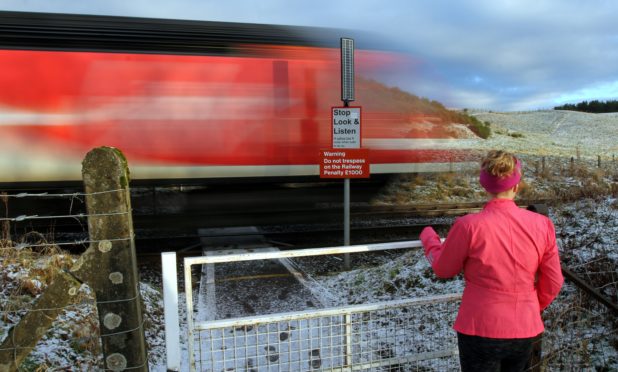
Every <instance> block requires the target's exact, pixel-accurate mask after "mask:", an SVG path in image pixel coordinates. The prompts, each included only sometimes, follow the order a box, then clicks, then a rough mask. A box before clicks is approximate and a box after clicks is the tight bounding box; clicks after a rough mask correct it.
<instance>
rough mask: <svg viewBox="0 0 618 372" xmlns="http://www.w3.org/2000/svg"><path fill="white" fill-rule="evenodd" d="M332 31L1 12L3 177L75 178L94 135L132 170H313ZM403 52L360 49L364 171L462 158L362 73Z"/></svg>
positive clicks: (159, 176)
mask: <svg viewBox="0 0 618 372" xmlns="http://www.w3.org/2000/svg"><path fill="white" fill-rule="evenodd" d="M340 36H346V35H339V34H337V33H336V32H332V30H317V29H309V28H299V27H281V26H271V25H255V24H230V23H214V22H200V21H175V20H161V19H140V18H125V17H108V16H85V15H62V14H37V13H21V12H0V127H1V131H2V135H1V136H0V183H1V184H5V185H7V184H27V185H31V184H38V183H42V182H45V183H48V182H60V183H63V182H64V183H65V182H70V181H78V180H80V179H81V160H82V159H83V157H84V155H85V154H86V152H88V151H89V150H90V149H91V148H94V147H97V146H113V147H117V148H119V149H121V150H122V151H123V153H124V154H125V156H126V157H127V158H128V161H129V164H130V168H131V174H132V179H133V180H137V181H162V180H167V181H169V180H174V181H179V182H180V181H187V180H204V179H231V178H236V177H238V178H243V179H244V178H246V177H251V178H255V177H301V176H302V177H313V178H316V177H317V175H318V174H319V170H318V165H317V164H318V161H319V150H320V149H324V148H328V147H329V146H330V141H331V130H332V129H331V125H330V108H331V107H332V106H338V105H340V104H341V102H340V98H339V97H340V96H339V94H340V65H339V63H340V62H339V61H340V56H339V49H338V42H339V37H340ZM357 44H361V45H362V44H363V43H362V42H360V41H357ZM405 62H406V61H405V58H404V57H402V56H401V55H399V54H397V53H393V52H388V51H383V50H379V49H363V50H357V52H356V63H355V65H356V73H357V75H358V79H357V90H356V97H357V98H358V100H357V101H356V102H355V103H354V105H359V106H362V107H363V132H362V133H363V147H365V148H368V149H369V160H370V163H371V173H372V174H386V173H401V172H419V171H422V172H426V171H444V170H448V169H449V168H451V167H452V162H463V161H467V160H469V159H471V156H470V154H469V153H468V152H467V151H465V150H457V149H453V148H448V146H447V144H448V143H450V142H449V141H448V140H447V138H448V137H449V136H448V135H447V133H441V132H440V131H439V130H437V131H436V130H432V131H429V132H428V131H426V130H425V131H421V130H419V123H421V124H422V123H424V124H427V123H431V122H432V120H433V121H435V120H434V119H433V118H432V117H430V116H427V115H426V114H422V113H418V112H413V111H411V110H408V109H405V108H400V107H399V106H397V105H393V103H392V102H388V101H389V100H390V98H389V97H387V96H385V95H384V93H383V92H380V91H376V87H379V86H380V84H377V83H376V82H375V81H373V80H370V79H371V78H372V77H374V76H378V75H380V74H382V73H384V72H389V71H390V72H393V71H396V70H397V68H398V67H401V66H402V65H403V64H405ZM384 91H388V89H386V88H385V89H384ZM438 127H439V126H436V128H438ZM449 163H451V164H449ZM451 169H452V168H451Z"/></svg>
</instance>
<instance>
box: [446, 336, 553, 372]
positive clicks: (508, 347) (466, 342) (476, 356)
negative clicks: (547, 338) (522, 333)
mask: <svg viewBox="0 0 618 372" xmlns="http://www.w3.org/2000/svg"><path fill="white" fill-rule="evenodd" d="M540 337H541V335H538V336H535V337H530V338H511V339H505V338H487V337H479V336H468V335H464V334H463V333H459V332H458V333H457V345H458V347H459V363H460V365H461V370H462V371H463V372H469V371H471V372H472V371H473V372H485V371H501V372H504V371H518V372H520V371H524V370H525V369H526V368H527V367H528V362H529V361H530V357H531V355H532V345H533V343H534V342H535V341H536V340H539V339H540Z"/></svg>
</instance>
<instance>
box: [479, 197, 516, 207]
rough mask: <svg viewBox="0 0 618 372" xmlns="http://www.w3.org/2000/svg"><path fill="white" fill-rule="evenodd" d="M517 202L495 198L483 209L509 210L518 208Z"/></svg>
mask: <svg viewBox="0 0 618 372" xmlns="http://www.w3.org/2000/svg"><path fill="white" fill-rule="evenodd" d="M516 206H517V204H515V200H513V199H502V198H494V199H491V200H490V201H488V202H487V204H485V206H483V209H494V208H509V207H516Z"/></svg>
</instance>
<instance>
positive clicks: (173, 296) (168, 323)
mask: <svg viewBox="0 0 618 372" xmlns="http://www.w3.org/2000/svg"><path fill="white" fill-rule="evenodd" d="M161 268H162V270H161V271H162V272H163V305H164V309H165V312H164V317H165V351H166V356H167V370H168V371H180V323H179V321H178V274H177V271H176V252H163V253H161Z"/></svg>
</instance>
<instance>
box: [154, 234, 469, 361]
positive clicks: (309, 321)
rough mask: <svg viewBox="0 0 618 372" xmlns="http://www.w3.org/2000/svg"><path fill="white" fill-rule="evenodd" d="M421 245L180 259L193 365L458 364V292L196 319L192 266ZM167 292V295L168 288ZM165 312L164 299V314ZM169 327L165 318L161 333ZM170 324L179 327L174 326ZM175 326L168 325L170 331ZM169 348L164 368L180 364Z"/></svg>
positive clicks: (176, 348) (173, 349)
mask: <svg viewBox="0 0 618 372" xmlns="http://www.w3.org/2000/svg"><path fill="white" fill-rule="evenodd" d="M419 246H420V242H419V241H407V242H396V243H380V244H370V245H357V246H345V247H334V248H314V249H299V250H288V251H282V252H278V251H276V252H275V251H273V252H261V253H242V254H226V255H213V256H205V257H187V258H185V259H184V270H185V271H184V274H185V275H184V278H185V293H186V300H187V326H188V349H189V364H190V369H191V370H192V371H248V372H249V371H250V372H261V371H269V372H270V371H312V370H329V371H357V370H363V371H372V370H379V371H408V370H439V371H448V370H458V369H459V362H458V357H457V341H456V335H455V332H454V331H453V330H452V329H451V325H452V323H453V321H454V317H455V315H456V313H457V307H458V305H459V301H460V299H461V295H460V294H449V295H442V296H431V297H424V298H412V299H405V300H397V301H389V302H382V303H376V304H362V305H352V306H344V307H336V308H328V309H318V310H308V311H297V312H287V313H279V314H270V315H259V316H251V317H243V318H234V319H224V320H214V321H200V322H198V321H196V320H195V319H194V315H193V314H194V311H193V290H192V284H193V283H192V276H191V268H192V266H193V265H204V264H215V263H223V262H235V261H249V260H265V259H283V258H293V257H306V256H317V255H332V254H343V253H359V252H373V251H383V250H390V249H406V248H407V249H409V248H418V247H419ZM174 262H175V255H174ZM164 266H165V265H164ZM165 276H166V275H165V273H164V287H165V283H168V282H170V281H169V280H166V279H165ZM168 284H169V283H168ZM164 293H167V292H166V291H165V289H164ZM177 298H178V297H177V296H176V299H177ZM166 301H167V300H166ZM172 301H173V300H172ZM168 310H169V309H168V308H167V305H166V317H167V313H168ZM172 312H173V310H172ZM176 314H177V308H176ZM166 319H167V318H166ZM170 319H171V317H170ZM170 323H172V324H170V325H169V326H170V327H174V324H173V323H174V320H173V319H171V320H170ZM167 326H168V325H167V323H166V333H167V332H168V331H167ZM175 327H176V329H178V328H177V327H178V326H177V325H176V326H175ZM175 332H176V331H174V330H171V332H170V334H174V333H175ZM168 342H169V341H168ZM176 342H177V340H176ZM167 347H168V369H170V370H179V368H180V367H179V366H180V357H179V346H176V345H173V342H172V343H171V344H168V345H167ZM176 353H177V354H178V356H175V354H176ZM170 361H171V363H170ZM176 365H177V366H178V367H176ZM175 368H178V369H175Z"/></svg>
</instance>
